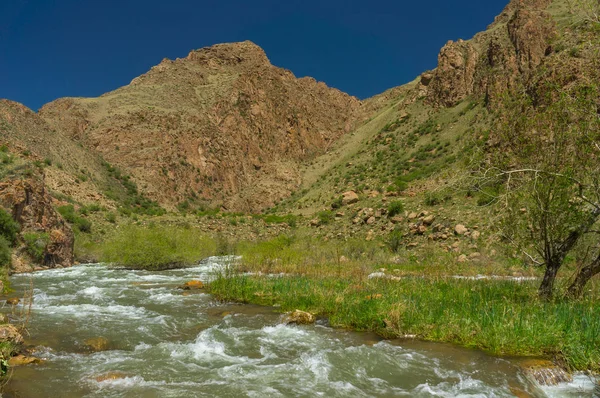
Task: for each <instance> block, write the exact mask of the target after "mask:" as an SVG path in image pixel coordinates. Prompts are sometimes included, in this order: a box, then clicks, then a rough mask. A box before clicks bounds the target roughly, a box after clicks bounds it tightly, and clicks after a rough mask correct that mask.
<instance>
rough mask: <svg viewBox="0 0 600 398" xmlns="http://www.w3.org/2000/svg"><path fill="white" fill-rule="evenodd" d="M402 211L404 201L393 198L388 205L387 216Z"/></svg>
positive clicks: (392, 215)
mask: <svg viewBox="0 0 600 398" xmlns="http://www.w3.org/2000/svg"><path fill="white" fill-rule="evenodd" d="M403 211H404V203H402V201H400V200H395V201H393V202H391V203H390V204H389V205H388V216H389V217H394V216H396V215H398V214H400V213H402V212H403Z"/></svg>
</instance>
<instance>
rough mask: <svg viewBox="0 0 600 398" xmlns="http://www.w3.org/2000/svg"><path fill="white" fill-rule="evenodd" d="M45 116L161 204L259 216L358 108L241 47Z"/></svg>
mask: <svg viewBox="0 0 600 398" xmlns="http://www.w3.org/2000/svg"><path fill="white" fill-rule="evenodd" d="M39 115H40V117H41V118H42V119H44V120H45V121H46V122H47V123H48V124H49V125H50V126H52V127H53V128H54V129H56V130H57V131H61V132H62V133H63V134H66V135H67V136H68V137H70V138H71V139H72V140H74V141H77V142H78V143H81V144H82V145H83V146H84V147H85V148H87V149H88V150H90V151H91V152H95V153H99V154H100V155H101V156H102V157H103V158H104V159H106V161H108V162H109V163H110V164H114V165H116V166H118V167H120V168H122V169H124V170H126V171H127V173H129V174H131V176H132V178H133V180H134V181H135V182H136V183H137V185H138V186H140V187H141V189H142V190H143V192H145V193H146V194H147V195H148V196H149V197H150V198H152V199H154V200H156V201H158V202H159V203H160V204H162V205H163V206H166V207H169V208H173V207H174V206H175V205H177V204H179V203H182V202H186V203H195V204H200V203H206V204H208V205H210V206H215V205H220V206H222V207H224V208H226V209H230V210H237V211H259V210H261V209H264V208H266V207H269V206H272V205H273V204H274V203H275V202H276V201H277V200H279V199H281V198H283V197H286V196H288V195H289V194H290V193H291V192H292V191H294V190H295V189H296V188H297V187H298V186H299V184H300V181H301V176H300V174H299V173H298V164H299V163H301V162H304V161H306V160H309V159H311V158H313V157H315V156H316V155H318V154H321V153H324V152H325V151H326V150H327V149H328V148H329V147H330V146H331V145H332V144H333V143H334V142H335V141H336V140H337V139H339V138H340V137H341V136H342V135H344V134H346V133H348V132H350V131H351V130H352V128H353V126H354V125H355V124H356V123H357V121H358V120H360V119H361V117H362V106H361V103H360V101H359V100H357V99H356V98H354V97H351V96H349V95H347V94H344V93H342V92H340V91H339V90H336V89H332V88H329V87H327V86H326V85H325V84H324V83H319V82H317V81H315V80H314V79H312V78H301V79H298V78H296V77H295V76H294V75H293V74H292V73H291V72H290V71H288V70H285V69H281V68H278V67H275V66H273V65H271V63H270V62H269V60H268V58H267V56H266V55H265V53H264V51H263V50H262V49H261V48H260V47H258V46H256V45H255V44H253V43H251V42H243V43H231V44H219V45H215V46H212V47H208V48H203V49H200V50H197V51H192V52H191V53H190V54H189V55H188V56H187V57H186V58H183V59H177V60H174V61H172V60H167V59H165V60H163V61H162V62H161V63H160V64H159V65H157V66H155V67H153V68H152V69H151V70H150V71H149V72H148V73H146V74H144V75H142V76H140V77H138V78H135V79H134V80H133V81H132V82H131V83H130V84H129V85H127V86H125V87H122V88H119V89H118V90H115V91H113V92H110V93H107V94H104V95H102V96H101V97H99V98H63V99H59V100H57V101H54V102H52V103H49V104H47V105H45V106H44V107H42V109H41V110H40V112H39Z"/></svg>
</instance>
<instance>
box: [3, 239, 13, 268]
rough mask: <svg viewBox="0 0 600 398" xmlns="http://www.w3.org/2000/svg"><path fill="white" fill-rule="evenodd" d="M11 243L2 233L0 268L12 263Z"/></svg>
mask: <svg viewBox="0 0 600 398" xmlns="http://www.w3.org/2000/svg"><path fill="white" fill-rule="evenodd" d="M10 253H11V251H10V245H9V243H8V241H7V240H6V238H4V236H1V235H0V268H6V267H8V266H9V265H10Z"/></svg>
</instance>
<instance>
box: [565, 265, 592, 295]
mask: <svg viewBox="0 0 600 398" xmlns="http://www.w3.org/2000/svg"><path fill="white" fill-rule="evenodd" d="M597 274H600V256H598V258H596V260H594V261H593V262H592V263H591V264H588V265H586V266H585V267H583V268H581V269H580V270H579V272H578V273H577V276H576V277H575V280H574V281H573V283H572V284H571V286H569V288H568V289H567V294H566V297H568V298H571V299H577V298H579V297H581V295H582V294H583V289H584V288H585V285H587V283H588V282H589V281H590V279H592V278H593V277H594V276H595V275H597Z"/></svg>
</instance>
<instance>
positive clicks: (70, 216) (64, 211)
mask: <svg viewBox="0 0 600 398" xmlns="http://www.w3.org/2000/svg"><path fill="white" fill-rule="evenodd" d="M84 209H85V208H84ZM56 210H58V212H59V213H60V214H61V215H62V216H63V218H64V219H65V220H66V221H67V222H68V223H69V224H72V225H74V226H75V227H76V228H77V229H78V230H80V231H81V232H86V233H87V232H91V230H92V222H91V221H89V220H87V219H85V218H83V217H79V216H78V215H77V214H76V213H75V208H74V207H73V205H66V206H59V207H58V208H57V209H56ZM83 212H84V213H87V209H85V210H83Z"/></svg>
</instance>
